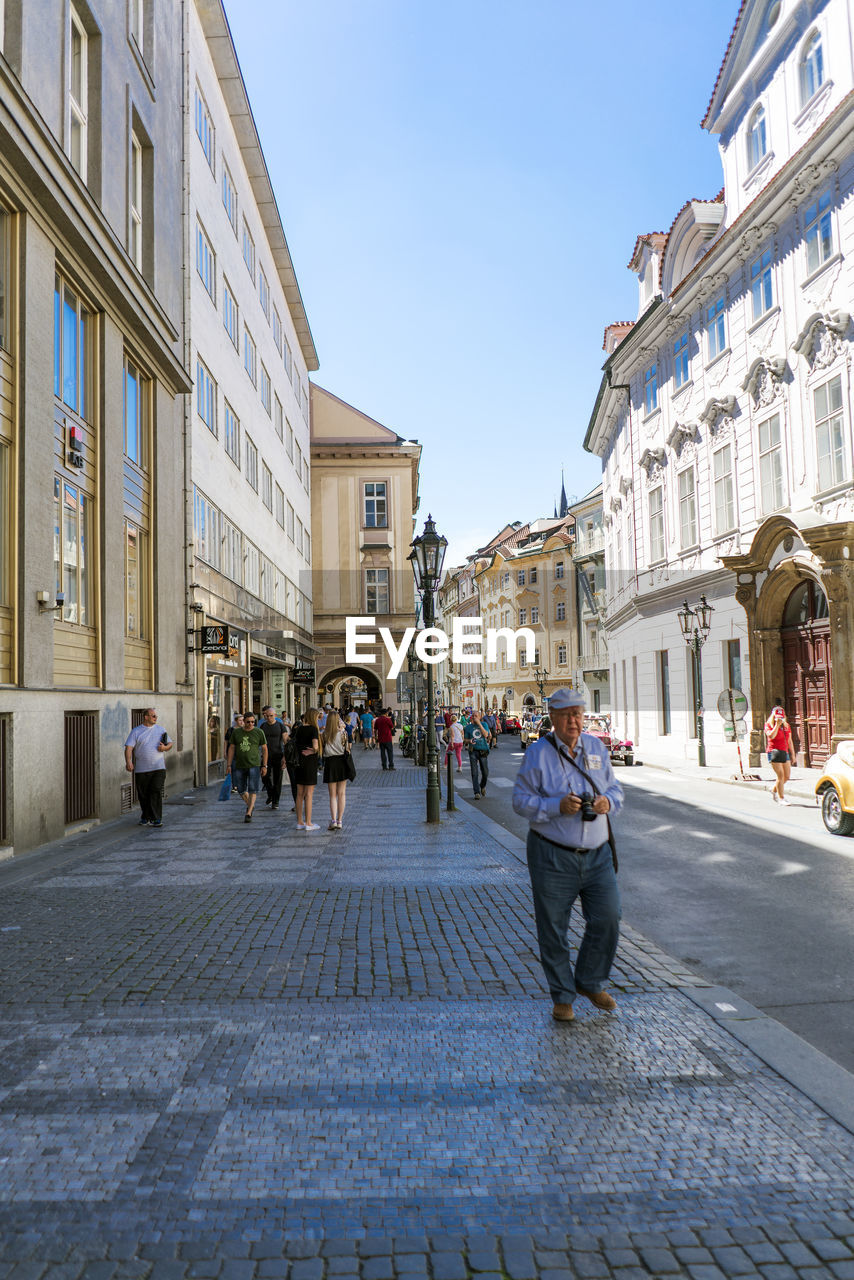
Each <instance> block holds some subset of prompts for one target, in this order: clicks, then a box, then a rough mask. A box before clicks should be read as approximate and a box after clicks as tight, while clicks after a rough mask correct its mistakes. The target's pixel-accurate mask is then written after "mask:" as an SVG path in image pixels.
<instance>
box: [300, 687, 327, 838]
mask: <svg viewBox="0 0 854 1280" xmlns="http://www.w3.org/2000/svg"><path fill="white" fill-rule="evenodd" d="M294 740H295V743H296V750H297V758H298V764H297V766H296V770H295V774H296V784H297V795H296V811H297V831H319V830H320V824H319V823H317V822H312V820H311V809H312V805H313V804H314V788H315V787H316V786H317V767H318V765H319V764H320V761H321V760H322V758H323V743H322V742H321V739H320V730H319V729H318V727H317V707H309V709H308V711H306V712H305V713H304V715H303V718H302V724H300V725H297V728H296V730H295V732H294Z"/></svg>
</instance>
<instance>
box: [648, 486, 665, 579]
mask: <svg viewBox="0 0 854 1280" xmlns="http://www.w3.org/2000/svg"><path fill="white" fill-rule="evenodd" d="M649 559H650V563H651V564H655V563H656V562H657V561H659V560H663V559H664V490H663V488H662V486H661V485H659V486H658V487H657V488H656V489H650V491H649Z"/></svg>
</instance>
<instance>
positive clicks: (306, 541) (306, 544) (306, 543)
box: [302, 529, 311, 564]
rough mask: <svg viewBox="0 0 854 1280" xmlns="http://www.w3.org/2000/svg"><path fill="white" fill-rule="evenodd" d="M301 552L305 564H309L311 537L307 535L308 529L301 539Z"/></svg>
mask: <svg viewBox="0 0 854 1280" xmlns="http://www.w3.org/2000/svg"><path fill="white" fill-rule="evenodd" d="M302 553H303V556H304V557H305V562H306V564H311V538H310V537H309V532H308V529H306V531H305V537H304V538H303V540H302Z"/></svg>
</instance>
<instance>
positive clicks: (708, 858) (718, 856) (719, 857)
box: [697, 853, 735, 862]
mask: <svg viewBox="0 0 854 1280" xmlns="http://www.w3.org/2000/svg"><path fill="white" fill-rule="evenodd" d="M697 861H698V862H735V858H734V857H733V856H732V854H731V853H704V854H703V856H702V858H698V859H697Z"/></svg>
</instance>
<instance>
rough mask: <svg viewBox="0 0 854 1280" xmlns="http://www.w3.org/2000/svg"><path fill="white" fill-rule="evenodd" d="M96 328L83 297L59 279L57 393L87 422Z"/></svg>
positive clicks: (55, 307)
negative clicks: (94, 330)
mask: <svg viewBox="0 0 854 1280" xmlns="http://www.w3.org/2000/svg"><path fill="white" fill-rule="evenodd" d="M92 329H93V317H92V313H91V312H90V311H89V310H88V309H87V308H86V307H85V306H84V305H83V302H82V300H81V298H80V296H79V294H77V293H76V292H75V291H74V290H73V289H71V288H69V286H68V285H67V284H66V283H65V281H64V280H62V279H60V277H59V276H57V277H56V279H55V283H54V294H53V338H54V349H53V390H54V394H55V395H56V396H58V397H59V399H60V400H62V402H63V404H65V405H67V406H68V408H69V409H71V410H72V411H73V412H74V413H79V415H80V417H81V418H83V419H85V421H87V422H89V421H90V420H91V419H90V406H89V401H90V395H89V382H90V369H91V356H92V343H93V341H94V335H93V332H92Z"/></svg>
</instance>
